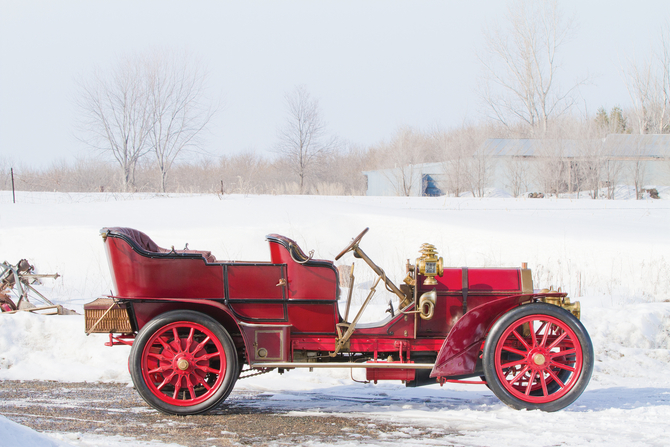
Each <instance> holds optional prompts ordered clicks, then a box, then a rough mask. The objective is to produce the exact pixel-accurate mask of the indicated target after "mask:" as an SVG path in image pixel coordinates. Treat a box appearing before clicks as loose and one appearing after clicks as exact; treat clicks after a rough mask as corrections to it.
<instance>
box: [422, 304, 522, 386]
mask: <svg viewBox="0 0 670 447" xmlns="http://www.w3.org/2000/svg"><path fill="white" fill-rule="evenodd" d="M532 297H533V295H512V296H508V297H505V298H501V299H497V300H494V301H490V302H488V303H485V304H482V305H481V306H477V307H475V308H474V309H472V310H470V311H469V312H467V313H466V314H465V315H463V317H461V319H460V320H458V322H457V323H456V324H455V325H454V327H453V328H452V329H451V331H450V332H449V335H447V338H445V339H444V343H443V344H442V347H441V348H440V352H439V353H438V354H437V360H436V361H435V366H433V370H432V371H431V372H430V377H431V378H432V377H453V376H467V375H470V374H473V373H474V372H475V368H476V365H477V357H478V355H479V351H480V347H481V344H482V342H483V341H484V340H485V339H486V334H487V333H488V331H489V328H490V327H491V326H492V325H493V323H494V322H495V321H496V320H497V319H498V318H500V316H501V315H502V314H504V313H505V312H507V311H509V310H510V309H513V308H515V307H517V306H518V305H520V304H521V303H523V302H525V301H529V300H530V299H531V298H532Z"/></svg>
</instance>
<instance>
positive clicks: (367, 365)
mask: <svg viewBox="0 0 670 447" xmlns="http://www.w3.org/2000/svg"><path fill="white" fill-rule="evenodd" d="M250 366H251V367H252V368H284V369H288V368H366V369H367V368H384V369H433V366H435V365H434V364H432V363H386V362H377V363H375V362H369V363H346V362H341V363H338V362H323V363H316V362H315V363H303V362H295V363H292V362H278V363H269V362H263V363H252V364H251V365H250Z"/></svg>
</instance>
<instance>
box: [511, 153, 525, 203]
mask: <svg viewBox="0 0 670 447" xmlns="http://www.w3.org/2000/svg"><path fill="white" fill-rule="evenodd" d="M505 177H506V179H507V187H508V188H510V190H511V191H512V195H513V196H514V197H519V196H520V195H521V194H522V193H524V192H526V191H528V184H529V178H528V160H527V159H526V158H525V157H523V156H521V155H512V156H510V157H509V158H508V159H507V160H505Z"/></svg>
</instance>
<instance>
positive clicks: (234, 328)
mask: <svg viewBox="0 0 670 447" xmlns="http://www.w3.org/2000/svg"><path fill="white" fill-rule="evenodd" d="M126 302H127V303H129V304H130V306H132V314H133V319H134V320H135V321H134V323H135V324H134V326H135V327H136V328H137V329H138V330H140V329H142V327H144V325H145V324H147V323H148V322H149V321H151V320H153V319H154V318H156V317H157V316H158V315H161V314H163V313H165V312H169V311H171V310H193V311H196V312H200V313H203V314H205V315H209V316H210V317H212V318H214V319H215V320H216V321H218V322H219V323H221V325H222V326H223V327H224V328H225V329H226V331H228V333H229V334H230V335H231V337H232V338H233V341H234V342H235V346H236V348H237V350H238V352H241V348H242V349H246V350H247V352H249V351H248V349H250V348H251V346H247V344H248V343H247V340H246V339H245V338H244V337H242V331H241V330H240V325H239V323H238V322H237V319H236V318H235V317H234V316H233V315H232V312H231V311H230V309H228V307H227V306H226V305H225V304H223V303H220V302H218V301H213V300H202V299H199V300H195V299H193V300H192V299H183V298H180V299H170V298H166V299H161V300H160V301H157V300H127V301H126Z"/></svg>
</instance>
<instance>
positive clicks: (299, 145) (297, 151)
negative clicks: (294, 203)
mask: <svg viewBox="0 0 670 447" xmlns="http://www.w3.org/2000/svg"><path fill="white" fill-rule="evenodd" d="M284 98H285V100H286V108H287V111H288V119H287V121H286V125H285V126H284V127H283V128H282V129H280V130H279V143H278V145H277V146H276V149H275V150H276V152H277V153H278V154H280V155H281V157H282V158H283V159H284V162H285V163H286V166H287V167H288V169H290V170H291V171H292V172H293V173H294V174H295V175H296V176H297V177H298V183H299V187H300V194H304V193H305V191H306V181H307V180H308V179H309V177H310V176H311V175H312V173H313V171H314V170H315V169H316V167H317V166H316V165H317V164H318V163H319V161H320V160H321V159H323V157H325V156H327V155H328V154H329V153H331V152H332V151H334V150H335V147H336V140H335V138H328V137H327V135H326V124H325V123H324V121H323V119H322V118H321V110H320V108H319V102H318V101H317V100H316V99H312V97H311V95H310V94H309V92H308V91H307V88H306V87H305V86H304V85H300V86H297V87H296V88H295V89H294V90H293V92H291V93H290V94H286V95H285V97H284Z"/></svg>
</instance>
